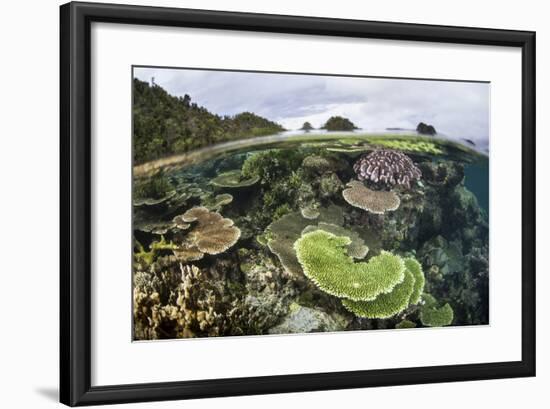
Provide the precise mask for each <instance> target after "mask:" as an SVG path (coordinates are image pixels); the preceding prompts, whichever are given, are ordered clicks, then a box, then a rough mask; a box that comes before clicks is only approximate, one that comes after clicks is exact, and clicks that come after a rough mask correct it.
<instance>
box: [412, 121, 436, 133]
mask: <svg viewBox="0 0 550 409" xmlns="http://www.w3.org/2000/svg"><path fill="white" fill-rule="evenodd" d="M416 132H418V133H419V134H424V135H435V134H436V133H437V131H436V130H435V128H434V127H433V126H432V125H428V124H425V123H424V122H420V123H419V124H418V125H417V126H416Z"/></svg>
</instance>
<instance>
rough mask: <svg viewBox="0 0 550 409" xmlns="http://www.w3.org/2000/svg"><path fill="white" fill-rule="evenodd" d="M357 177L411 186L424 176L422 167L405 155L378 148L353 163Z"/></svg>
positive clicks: (391, 184) (390, 184)
mask: <svg viewBox="0 0 550 409" xmlns="http://www.w3.org/2000/svg"><path fill="white" fill-rule="evenodd" d="M353 170H354V171H355V173H356V174H357V178H358V179H359V180H361V181H363V180H368V181H371V182H374V183H382V184H385V185H388V186H395V185H399V186H403V187H406V188H407V189H410V188H411V183H413V182H414V181H416V180H419V179H420V178H421V176H422V172H421V171H420V169H419V168H418V167H417V166H416V165H415V164H414V162H413V161H412V160H411V158H409V157H408V156H407V155H405V154H404V153H403V152H399V151H396V150H392V149H378V150H375V151H373V152H370V153H367V154H364V155H363V156H361V157H360V158H359V159H358V160H357V161H356V162H355V164H354V165H353Z"/></svg>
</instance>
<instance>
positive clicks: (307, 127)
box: [300, 121, 315, 132]
mask: <svg viewBox="0 0 550 409" xmlns="http://www.w3.org/2000/svg"><path fill="white" fill-rule="evenodd" d="M313 129H315V128H314V127H313V125H311V124H310V123H309V122H307V121H306V122H304V124H303V125H302V127H301V128H300V131H306V132H309V131H311V130H313Z"/></svg>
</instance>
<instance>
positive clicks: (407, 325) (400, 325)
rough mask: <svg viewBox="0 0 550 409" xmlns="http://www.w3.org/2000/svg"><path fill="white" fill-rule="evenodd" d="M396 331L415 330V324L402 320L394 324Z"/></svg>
mask: <svg viewBox="0 0 550 409" xmlns="http://www.w3.org/2000/svg"><path fill="white" fill-rule="evenodd" d="M395 328H396V329H405V328H416V324H415V323H414V322H413V321H410V320H403V321H400V322H398V323H397V324H395Z"/></svg>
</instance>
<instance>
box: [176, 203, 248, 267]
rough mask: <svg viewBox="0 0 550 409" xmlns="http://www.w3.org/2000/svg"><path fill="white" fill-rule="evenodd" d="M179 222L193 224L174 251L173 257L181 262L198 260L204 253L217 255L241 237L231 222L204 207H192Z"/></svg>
mask: <svg viewBox="0 0 550 409" xmlns="http://www.w3.org/2000/svg"><path fill="white" fill-rule="evenodd" d="M181 220H182V222H184V223H192V224H193V223H195V222H196V224H194V225H193V227H192V228H191V229H190V230H189V232H188V233H187V235H186V236H185V237H184V239H183V241H182V242H181V243H178V244H177V248H176V249H174V255H175V256H176V257H178V258H179V259H180V260H182V261H192V260H200V259H201V258H202V257H203V255H204V253H207V254H219V253H223V252H224V251H226V250H227V249H228V248H230V247H231V246H233V245H234V244H235V243H236V242H237V240H239V237H240V235H241V231H240V230H239V228H238V227H236V226H234V225H233V220H231V219H226V218H224V217H222V216H221V215H220V214H219V213H216V212H211V211H210V210H208V209H207V208H206V207H193V208H192V209H189V210H188V211H186V212H185V213H184V214H183V215H182V216H181Z"/></svg>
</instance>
